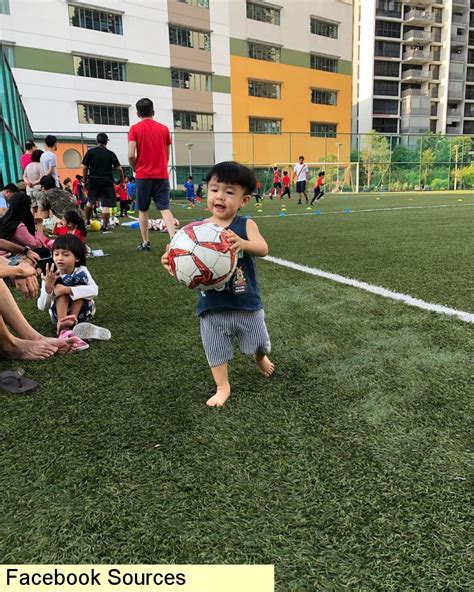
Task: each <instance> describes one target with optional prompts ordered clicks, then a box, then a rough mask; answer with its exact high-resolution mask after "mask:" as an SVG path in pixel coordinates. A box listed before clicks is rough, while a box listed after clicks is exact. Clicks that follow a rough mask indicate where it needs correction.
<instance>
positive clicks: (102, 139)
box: [96, 132, 109, 146]
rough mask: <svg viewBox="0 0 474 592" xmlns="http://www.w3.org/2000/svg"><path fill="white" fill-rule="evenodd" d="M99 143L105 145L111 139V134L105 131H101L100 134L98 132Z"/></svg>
mask: <svg viewBox="0 0 474 592" xmlns="http://www.w3.org/2000/svg"><path fill="white" fill-rule="evenodd" d="M96 140H97V144H102V145H103V146H105V145H106V144H107V142H108V141H109V136H108V135H107V134H105V133H104V132H100V133H99V134H97V138H96Z"/></svg>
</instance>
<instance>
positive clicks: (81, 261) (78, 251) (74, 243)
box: [51, 234, 87, 267]
mask: <svg viewBox="0 0 474 592" xmlns="http://www.w3.org/2000/svg"><path fill="white" fill-rule="evenodd" d="M56 249H63V250H64V251H71V253H72V254H73V255H74V257H75V258H76V259H77V263H76V267H79V266H81V265H85V264H86V256H87V250H86V245H85V244H84V243H83V242H82V241H81V239H80V238H77V236H74V235H73V234H62V235H61V236H58V238H57V239H56V240H55V241H54V243H53V246H52V247H51V251H52V252H53V253H54V251H55V250H56Z"/></svg>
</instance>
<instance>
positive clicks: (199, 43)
mask: <svg viewBox="0 0 474 592" xmlns="http://www.w3.org/2000/svg"><path fill="white" fill-rule="evenodd" d="M169 33H170V43H171V45H181V47H192V48H194V49H202V50H203V51H211V34H210V33H204V32H202V31H193V30H192V29H185V28H183V27H177V26H176V25H170V28H169Z"/></svg>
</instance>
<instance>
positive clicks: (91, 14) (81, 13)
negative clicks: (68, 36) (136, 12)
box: [69, 6, 123, 35]
mask: <svg viewBox="0 0 474 592" xmlns="http://www.w3.org/2000/svg"><path fill="white" fill-rule="evenodd" d="M69 23H70V25H71V26H73V27H80V28H81V29H92V30H93V31H101V32H102V33H113V34H114V35H123V28H122V16H121V15H120V14H115V13H113V12H105V11H103V10H94V9H92V8H80V7H79V6H69Z"/></svg>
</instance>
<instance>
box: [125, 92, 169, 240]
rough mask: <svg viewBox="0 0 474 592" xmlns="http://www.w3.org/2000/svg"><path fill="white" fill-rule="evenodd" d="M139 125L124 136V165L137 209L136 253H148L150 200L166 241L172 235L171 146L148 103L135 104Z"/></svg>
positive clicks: (164, 127)
mask: <svg viewBox="0 0 474 592" xmlns="http://www.w3.org/2000/svg"><path fill="white" fill-rule="evenodd" d="M136 108H137V115H138V117H139V118H140V121H139V122H138V123H136V124H135V125H132V127H131V128H130V131H129V132H128V161H129V163H130V165H131V167H132V168H133V169H134V171H135V182H136V191H137V205H138V209H139V221H140V232H141V235H142V242H141V244H140V245H139V246H138V247H137V249H138V250H139V251H149V250H150V249H151V245H150V241H149V232H148V210H149V208H150V203H151V200H152V199H153V201H154V202H155V205H156V208H157V209H158V210H159V211H160V212H161V216H162V218H163V221H164V223H165V224H166V228H167V229H168V233H169V235H170V238H171V237H173V235H174V233H175V225H174V217H173V215H172V213H171V211H170V183H169V178H168V159H169V154H170V146H171V135H170V131H169V129H168V128H167V127H166V126H165V125H162V124H161V123H158V122H157V121H155V120H154V119H153V116H154V115H155V111H154V108H153V102H152V101H150V99H140V100H139V101H138V102H137V104H136Z"/></svg>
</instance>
